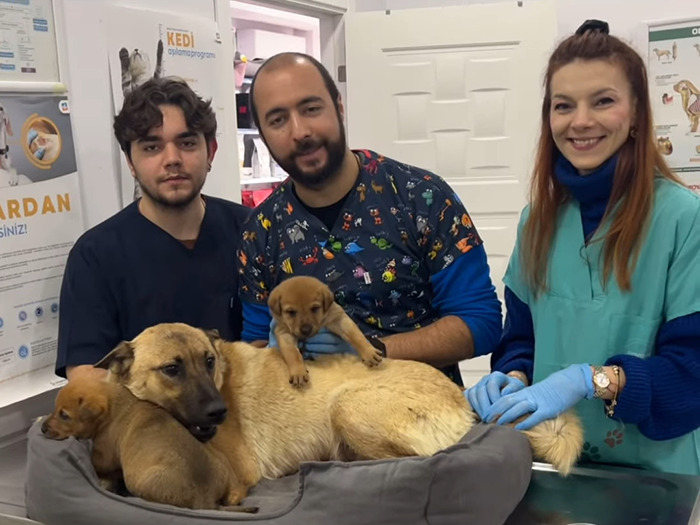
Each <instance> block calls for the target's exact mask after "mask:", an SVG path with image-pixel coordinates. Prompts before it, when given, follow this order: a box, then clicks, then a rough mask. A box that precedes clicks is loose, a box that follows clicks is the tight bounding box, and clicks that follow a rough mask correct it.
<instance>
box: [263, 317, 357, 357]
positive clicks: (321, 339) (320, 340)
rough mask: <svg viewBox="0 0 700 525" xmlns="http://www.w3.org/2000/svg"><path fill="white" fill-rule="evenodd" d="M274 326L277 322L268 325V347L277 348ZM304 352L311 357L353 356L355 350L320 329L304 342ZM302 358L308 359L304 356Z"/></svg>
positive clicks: (331, 333)
mask: <svg viewBox="0 0 700 525" xmlns="http://www.w3.org/2000/svg"><path fill="white" fill-rule="evenodd" d="M275 326H277V321H275V320H274V319H273V320H272V322H271V323H270V336H269V342H268V345H269V346H272V347H275V348H279V345H278V344H277V337H275ZM302 347H303V343H302V342H301V341H300V342H299V348H300V349H301V348H302ZM306 351H307V353H308V354H310V355H311V356H313V355H314V354H353V353H356V352H355V349H354V348H353V347H352V346H351V345H350V344H349V343H346V342H345V341H344V340H343V339H341V338H340V337H338V336H337V335H335V334H334V333H333V332H330V331H329V330H328V329H327V328H325V327H323V328H321V329H320V330H319V331H318V333H317V334H316V335H315V336H313V337H312V338H310V339H308V340H307V341H306ZM304 357H308V356H307V355H306V354H305V355H304Z"/></svg>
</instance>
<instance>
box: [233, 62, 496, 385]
mask: <svg viewBox="0 0 700 525" xmlns="http://www.w3.org/2000/svg"><path fill="white" fill-rule="evenodd" d="M251 106H252V107H251V109H252V113H253V117H254V119H255V121H256V123H257V124H258V126H259V130H260V135H261V137H262V138H263V140H264V141H265V143H266V144H267V146H268V148H269V150H270V152H271V154H272V156H273V157H274V159H275V160H276V161H277V162H278V164H279V165H280V166H281V167H282V168H283V169H284V170H285V171H286V172H287V173H288V174H289V177H290V179H289V180H287V181H285V182H284V183H282V184H281V185H280V186H279V187H278V188H277V189H276V190H275V191H274V192H273V193H272V195H271V196H270V197H269V198H268V199H267V200H266V201H265V202H263V203H262V204H261V205H260V206H259V207H258V208H256V210H255V211H254V212H253V214H251V216H250V218H249V220H248V223H247V224H246V226H245V229H246V234H245V236H244V237H245V239H246V240H245V241H244V243H243V246H242V248H241V253H240V256H239V260H240V261H241V268H240V271H241V285H242V293H241V298H242V301H243V317H244V321H243V339H244V340H264V339H268V334H269V324H270V314H269V311H268V309H267V305H266V300H267V294H268V293H269V291H270V290H272V289H273V288H274V287H275V286H276V285H277V284H278V283H279V282H280V281H282V280H284V278H285V277H286V276H289V275H292V274H293V275H313V276H315V277H317V278H319V279H321V280H322V281H324V282H325V283H326V284H328V286H329V287H330V288H331V290H333V292H334V294H335V299H336V301H337V302H338V303H339V304H340V305H341V306H343V307H344V308H345V310H346V312H347V313H348V314H349V315H350V316H351V317H352V318H353V319H354V320H355V321H356V322H357V323H358V324H359V325H360V327H361V328H362V330H363V332H364V333H365V334H366V335H368V336H370V337H372V339H371V341H372V342H373V344H374V345H375V346H377V347H378V348H380V349H383V350H384V351H385V352H386V355H388V357H392V358H397V359H414V360H417V361H424V362H427V363H430V364H432V365H434V366H436V367H438V368H441V369H442V370H443V371H444V372H445V373H446V374H447V375H448V376H450V377H451V378H452V379H453V380H454V381H455V382H456V383H458V384H461V377H460V374H459V369H458V367H457V363H458V362H459V361H460V360H462V359H469V358H471V357H473V356H477V355H485V354H488V353H490V352H491V351H492V350H493V348H494V347H495V345H496V344H497V343H498V341H499V338H500V335H501V309H500V303H499V301H498V298H497V297H496V292H495V288H494V286H493V284H492V282H491V278H490V275H489V267H488V264H487V262H486V252H485V250H484V247H483V245H482V241H481V238H480V237H479V235H478V233H477V231H476V229H475V228H474V226H473V224H472V222H471V219H470V218H469V215H468V213H467V211H466V209H465V208H464V206H463V205H462V203H461V202H460V200H459V198H458V197H457V195H456V194H455V193H454V191H453V190H452V189H451V188H450V187H449V186H448V185H447V184H446V183H445V182H444V181H443V180H442V179H441V178H440V177H438V176H437V175H435V174H433V173H430V172H428V171H426V170H423V169H420V168H416V167H414V166H409V165H407V164H404V163H401V162H397V161H395V160H392V159H389V158H387V157H384V156H383V155H379V154H377V153H375V152H372V151H368V150H357V151H352V150H350V149H349V148H348V145H347V141H346V137H345V128H344V126H343V118H344V111H345V110H344V107H343V104H342V101H341V99H340V96H339V94H338V90H337V88H336V86H335V85H334V83H333V80H332V79H331V77H330V75H329V74H328V71H326V70H325V68H324V67H323V66H322V65H321V64H320V63H319V62H318V61H316V60H314V59H313V58H312V57H309V56H307V55H303V54H300V53H283V54H280V55H276V56H274V57H272V58H270V59H269V60H268V61H266V62H265V63H264V64H263V66H262V67H261V68H260V69H259V70H258V73H257V74H256V77H255V79H254V80H253V83H252V86H251ZM273 343H274V341H271V344H273ZM306 348H307V350H308V351H309V352H310V353H311V354H313V353H337V352H344V351H348V350H349V349H348V348H347V346H346V345H345V344H343V342H342V341H341V340H340V339H339V338H336V337H335V336H333V335H332V334H328V333H325V334H320V335H319V336H316V337H315V338H312V339H311V340H309V341H308V342H307V343H306Z"/></svg>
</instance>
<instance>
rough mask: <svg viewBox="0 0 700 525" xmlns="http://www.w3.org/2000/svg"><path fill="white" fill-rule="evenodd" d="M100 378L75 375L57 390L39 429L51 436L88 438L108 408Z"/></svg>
mask: <svg viewBox="0 0 700 525" xmlns="http://www.w3.org/2000/svg"><path fill="white" fill-rule="evenodd" d="M104 385H105V383H104V381H101V380H100V379H94V378H82V377H78V378H76V379H74V380H73V381H70V382H69V383H68V384H67V385H66V386H64V387H63V388H61V390H59V391H58V395H57V396H56V407H55V409H54V411H53V413H52V414H51V415H50V416H48V417H47V418H46V419H44V422H43V423H42V425H41V431H42V432H43V433H44V435H45V436H46V437H49V438H51V439H66V438H67V437H70V436H73V437H76V438H79V439H91V438H93V437H94V436H95V434H96V432H97V429H98V427H99V426H100V423H101V421H102V419H103V418H104V416H105V415H106V414H107V411H108V409H109V398H108V395H107V393H106V391H105V388H104Z"/></svg>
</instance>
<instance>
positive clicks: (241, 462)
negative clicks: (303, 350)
mask: <svg viewBox="0 0 700 525" xmlns="http://www.w3.org/2000/svg"><path fill="white" fill-rule="evenodd" d="M205 353H206V354H207V355H215V356H216V357H215V364H214V367H213V371H212V374H211V375H209V376H202V375H195V376H192V377H193V379H192V382H195V381H202V382H203V383H204V384H200V385H199V387H200V388H202V389H203V390H205V391H206V390H208V389H209V388H211V387H212V386H215V387H216V388H218V389H219V390H220V391H221V395H222V396H223V398H224V399H225V401H226V404H227V406H228V415H227V416H226V419H225V420H224V422H223V423H222V424H221V425H220V427H219V429H218V431H217V432H216V434H215V435H214V437H213V439H212V445H214V446H215V447H216V448H217V449H218V450H220V451H221V452H222V453H223V454H224V455H225V456H226V457H227V458H228V460H229V464H230V466H231V468H232V470H233V472H234V473H235V479H236V480H237V481H238V483H239V484H238V486H237V487H235V488H234V489H233V490H232V492H231V493H230V494H229V502H230V503H237V502H239V501H240V500H241V499H242V498H243V497H245V495H246V494H247V491H248V489H249V488H250V487H251V486H253V485H255V484H256V483H258V482H259V481H260V479H261V478H278V477H280V476H284V475H285V474H289V473H292V472H294V471H296V470H297V469H298V468H299V466H300V464H301V462H303V461H319V460H330V459H339V460H352V459H380V458H397V457H404V456H430V455H432V454H435V453H436V452H438V451H440V450H442V449H444V448H446V447H449V446H450V445H453V444H455V443H456V442H457V441H459V439H460V438H461V437H462V436H464V434H466V433H467V432H468V431H469V429H470V428H471V427H472V426H473V425H474V424H475V423H476V422H477V420H478V417H477V416H476V414H475V413H474V412H473V411H472V410H471V407H470V406H469V403H468V402H467V400H466V399H465V397H464V395H463V393H462V391H461V390H460V388H459V387H458V386H456V385H455V384H454V383H453V382H452V381H450V380H449V379H448V378H447V377H446V376H445V375H444V374H443V373H442V372H440V371H438V370H437V369H435V368H433V367H431V366H430V365H427V364H424V363H419V362H415V361H402V360H395V359H385V360H384V362H383V363H382V366H380V367H378V368H376V369H373V370H370V369H369V368H367V367H366V366H364V365H363V364H362V363H361V362H360V361H359V360H358V359H357V358H356V357H354V356H351V355H329V356H324V357H321V358H318V359H315V360H314V361H310V362H308V363H307V366H308V368H309V376H310V378H311V381H310V383H309V385H308V386H307V387H306V388H304V389H290V388H289V387H288V386H287V384H286V381H285V379H287V377H288V374H289V372H288V370H287V366H286V364H285V362H284V360H283V359H282V356H281V355H280V352H278V351H277V350H276V349H274V348H269V347H268V348H256V347H254V346H252V345H249V344H246V343H241V342H235V343H230V342H226V341H223V340H221V339H218V338H216V337H215V336H214V334H212V333H208V332H204V331H202V330H198V329H196V328H192V327H190V326H188V325H185V324H180V323H175V324H160V325H156V326H153V327H151V328H148V329H146V330H144V331H143V332H142V333H141V334H140V335H139V336H138V337H136V339H134V340H133V341H131V342H129V343H125V344H122V345H120V346H119V347H118V348H116V349H115V350H114V351H112V352H111V353H110V354H109V355H108V356H107V357H105V359H104V360H103V361H102V366H107V367H109V374H108V378H109V380H111V381H117V382H121V383H123V384H125V385H126V386H127V387H128V388H129V389H131V391H132V392H133V393H134V394H135V395H136V396H138V397H140V398H141V399H145V400H149V401H153V402H155V403H160V404H163V400H164V398H173V399H172V400H170V401H168V402H167V404H171V405H177V404H178V401H177V399H178V398H179V397H181V396H184V395H186V393H185V388H184V386H183V385H182V384H177V383H175V382H173V381H172V380H171V379H170V378H168V377H166V376H164V375H163V374H159V373H158V369H159V368H160V367H162V366H163V364H164V363H169V362H172V360H173V359H175V358H178V359H180V361H181V362H182V363H183V364H184V365H185V369H184V370H183V373H184V374H188V373H189V372H188V370H187V368H186V366H187V363H196V362H198V361H199V360H200V359H201V358H202V355H204V354H205ZM196 386H197V385H196V384H194V385H193V388H195V387H196ZM526 435H527V436H528V437H529V439H530V442H531V444H532V447H533V451H534V455H535V457H536V458H537V459H539V460H542V461H547V462H550V463H552V464H553V465H554V466H555V467H556V468H557V469H558V470H559V472H560V473H562V474H566V473H568V472H569V471H570V469H571V467H572V466H573V464H574V463H575V461H576V459H577V458H578V456H579V454H580V451H581V448H582V446H583V433H582V429H581V424H580V421H579V419H578V418H577V417H576V416H575V415H574V414H573V413H567V414H563V415H561V416H559V417H557V418H555V419H552V420H548V421H545V422H543V423H541V424H539V425H537V426H536V427H534V428H533V429H532V430H530V431H527V432H526Z"/></svg>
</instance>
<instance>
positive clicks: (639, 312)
mask: <svg viewBox="0 0 700 525" xmlns="http://www.w3.org/2000/svg"><path fill="white" fill-rule="evenodd" d="M651 213H652V215H651V221H650V223H649V228H648V230H647V232H646V238H645V240H644V243H643V244H642V246H641V250H640V253H639V259H638V261H637V265H636V268H635V270H634V273H633V276H632V290H631V292H623V291H621V290H620V288H619V287H618V286H617V283H616V280H615V278H614V275H612V276H611V277H610V279H609V280H608V284H607V286H606V287H605V288H604V287H603V257H602V251H603V250H602V248H603V243H602V242H591V243H589V244H588V245H587V244H586V243H585V239H584V234H583V226H582V222H581V212H580V209H579V206H578V202H577V201H575V199H570V200H569V201H568V202H567V203H566V204H564V205H563V206H562V208H561V213H560V215H559V220H558V225H557V228H556V231H555V234H554V239H553V243H552V248H551V253H550V260H549V268H548V276H547V284H548V290H547V291H546V292H545V293H542V294H540V295H539V296H538V297H535V296H534V293H533V291H532V290H531V289H529V288H528V286H527V284H526V281H525V279H524V276H523V272H522V268H521V263H520V233H519V235H518V241H517V242H516V246H515V250H514V252H513V255H512V256H511V259H510V263H509V266H508V269H507V271H506V275H505V277H504V279H503V280H504V283H505V284H506V286H508V287H509V288H510V289H511V290H512V291H513V292H514V293H515V294H516V295H517V296H518V298H519V299H520V300H521V301H523V302H525V303H526V304H527V305H528V306H529V308H530V312H531V314H532V321H533V328H534V334H535V362H534V377H533V381H540V380H542V379H543V378H545V377H547V376H549V375H550V374H552V373H553V372H556V371H558V370H561V369H563V368H566V367H567V366H569V365H571V364H575V363H590V364H599V365H602V364H603V363H605V361H606V360H607V359H609V358H610V357H612V356H615V355H620V354H627V355H633V356H636V357H639V358H641V359H646V358H649V357H651V356H653V355H654V354H655V353H656V348H655V341H656V336H657V333H658V331H659V328H660V326H661V325H662V324H663V323H665V322H667V321H670V320H672V319H675V318H677V317H682V316H685V315H689V314H692V313H696V312H698V311H700V265H699V264H698V263H699V261H700V197H699V196H698V195H696V194H695V193H693V192H691V191H690V190H689V189H687V188H684V187H683V186H681V185H679V184H676V183H674V182H671V181H669V180H667V179H662V178H657V180H656V182H655V196H654V203H653V209H652V212H651ZM527 216H528V208H526V209H525V210H524V212H523V214H522V216H521V219H520V225H519V228H518V230H519V232H520V231H521V229H522V226H523V225H524V223H525V221H526V219H527ZM601 227H602V228H607V225H606V224H602V225H601ZM698 351H700V348H698ZM620 402H624V391H623V392H622V394H621V397H620ZM576 410H577V412H578V413H579V415H580V416H581V418H582V420H583V424H584V429H585V439H586V445H585V450H586V452H587V456H588V458H590V459H591V460H592V461H597V462H602V463H614V464H623V465H629V466H636V467H642V468H649V469H654V470H660V471H664V472H673V473H681V474H695V475H698V474H700V430H695V431H694V432H691V433H689V434H686V435H684V436H681V437H679V438H676V439H670V440H665V441H653V440H651V439H649V438H646V437H644V436H643V435H642V434H641V433H640V432H639V430H638V429H637V426H636V425H634V424H623V423H621V422H619V421H615V420H613V419H610V418H608V417H607V416H606V414H605V411H604V406H603V403H602V402H601V401H600V400H597V399H592V400H584V401H582V402H580V403H579V404H578V405H577V407H576Z"/></svg>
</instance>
